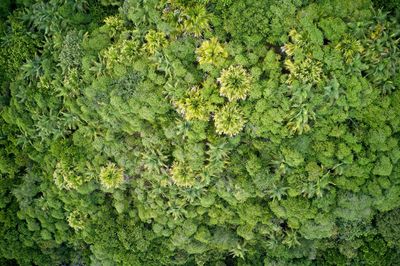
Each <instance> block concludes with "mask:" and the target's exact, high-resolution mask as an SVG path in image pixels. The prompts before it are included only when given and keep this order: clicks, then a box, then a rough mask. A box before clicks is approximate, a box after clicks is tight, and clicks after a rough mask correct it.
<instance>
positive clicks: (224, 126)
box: [214, 103, 246, 136]
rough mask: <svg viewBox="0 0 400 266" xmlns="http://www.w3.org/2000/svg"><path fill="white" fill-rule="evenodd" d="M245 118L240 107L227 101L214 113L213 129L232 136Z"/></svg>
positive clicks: (238, 129) (242, 124)
mask: <svg viewBox="0 0 400 266" xmlns="http://www.w3.org/2000/svg"><path fill="white" fill-rule="evenodd" d="M245 123H246V120H245V118H244V113H243V111H241V109H240V107H238V106H236V105H235V104H234V103H228V104H226V105H224V106H223V107H222V108H220V109H219V110H217V111H216V112H215V114H214V124H215V131H216V132H217V133H218V134H226V135H228V136H234V135H236V134H238V133H239V132H240V131H241V130H242V129H243V127H244V125H245Z"/></svg>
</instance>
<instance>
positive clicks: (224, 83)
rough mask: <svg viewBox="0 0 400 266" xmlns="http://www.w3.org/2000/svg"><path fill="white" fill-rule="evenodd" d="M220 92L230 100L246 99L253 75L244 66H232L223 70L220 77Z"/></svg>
mask: <svg viewBox="0 0 400 266" xmlns="http://www.w3.org/2000/svg"><path fill="white" fill-rule="evenodd" d="M218 82H219V83H220V84H221V88H220V90H219V91H220V94H221V95H222V96H225V97H227V98H228V100H229V101H237V100H240V99H241V100H244V99H246V96H247V94H248V93H249V91H250V88H251V77H250V75H249V74H248V73H247V72H246V70H245V69H244V68H243V67H242V66H230V67H229V68H227V69H224V70H222V72H221V76H220V77H219V78H218Z"/></svg>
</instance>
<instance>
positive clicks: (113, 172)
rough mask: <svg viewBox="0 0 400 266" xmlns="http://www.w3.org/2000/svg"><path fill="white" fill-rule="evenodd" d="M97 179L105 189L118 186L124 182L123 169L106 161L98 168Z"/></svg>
mask: <svg viewBox="0 0 400 266" xmlns="http://www.w3.org/2000/svg"><path fill="white" fill-rule="evenodd" d="M99 180H100V184H101V185H102V186H103V187H104V188H106V189H113V188H118V187H120V186H121V185H122V183H123V182H124V171H123V169H122V168H119V167H117V166H116V165H115V164H114V163H108V164H107V166H105V167H102V168H101V169H100V174H99Z"/></svg>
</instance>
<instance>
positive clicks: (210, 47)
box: [196, 37, 228, 66]
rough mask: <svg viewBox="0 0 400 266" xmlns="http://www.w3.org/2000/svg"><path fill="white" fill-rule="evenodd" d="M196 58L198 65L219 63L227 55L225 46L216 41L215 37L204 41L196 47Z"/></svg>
mask: <svg viewBox="0 0 400 266" xmlns="http://www.w3.org/2000/svg"><path fill="white" fill-rule="evenodd" d="M196 55H197V60H198V61H199V63H200V65H203V64H211V65H216V66H218V65H221V64H222V63H223V62H224V60H225V58H227V57H228V52H227V51H226V50H225V47H224V46H223V45H221V44H220V43H219V42H218V39H217V38H216V37H213V38H211V39H210V40H206V41H204V42H203V43H202V44H201V45H200V47H199V48H197V49H196Z"/></svg>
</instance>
